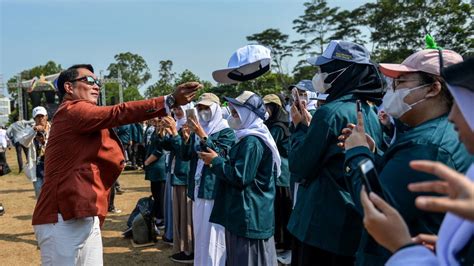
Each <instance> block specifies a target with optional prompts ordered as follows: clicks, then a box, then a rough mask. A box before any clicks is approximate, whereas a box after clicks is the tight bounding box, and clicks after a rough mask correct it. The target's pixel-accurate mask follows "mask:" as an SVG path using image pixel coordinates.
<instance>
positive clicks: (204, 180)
mask: <svg viewBox="0 0 474 266" xmlns="http://www.w3.org/2000/svg"><path fill="white" fill-rule="evenodd" d="M234 143H235V133H234V131H233V130H232V129H230V128H225V129H223V130H221V131H219V132H216V133H214V134H212V135H210V136H208V138H207V141H206V142H205V143H200V144H199V149H200V150H206V147H209V148H211V149H212V150H214V151H215V152H217V153H218V154H219V155H221V156H227V154H228V152H229V150H230V148H231V147H232V145H234ZM196 146H197V144H196V138H195V134H191V136H190V137H189V141H188V143H187V144H184V143H183V144H182V145H181V153H180V155H181V158H182V159H183V160H188V161H190V164H189V170H190V171H189V174H188V196H189V198H190V199H192V200H194V196H195V195H194V187H195V180H194V176H195V174H196V167H197V162H198V159H199V158H198V156H197V153H196ZM218 183H219V181H218V180H217V179H216V175H215V174H214V173H212V172H211V170H210V169H209V166H207V165H204V167H203V168H202V175H201V180H200V183H199V191H198V195H197V197H198V198H200V199H215V196H216V188H217V187H218V186H219V184H218Z"/></svg>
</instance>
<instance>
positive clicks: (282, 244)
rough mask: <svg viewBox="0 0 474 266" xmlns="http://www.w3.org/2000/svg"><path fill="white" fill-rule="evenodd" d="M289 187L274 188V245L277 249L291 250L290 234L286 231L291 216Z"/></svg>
mask: <svg viewBox="0 0 474 266" xmlns="http://www.w3.org/2000/svg"><path fill="white" fill-rule="evenodd" d="M291 207H292V206H291V196H290V188H289V187H279V186H277V187H276V193H275V243H276V248H277V249H283V250H290V249H291V242H292V241H291V238H292V236H291V234H290V232H288V229H286V226H287V225H288V221H289V220H290V215H291Z"/></svg>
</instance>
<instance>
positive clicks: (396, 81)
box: [392, 78, 421, 89]
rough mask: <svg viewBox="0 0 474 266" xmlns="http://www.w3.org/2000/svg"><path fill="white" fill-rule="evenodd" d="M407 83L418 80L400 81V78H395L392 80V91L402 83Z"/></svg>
mask: <svg viewBox="0 0 474 266" xmlns="http://www.w3.org/2000/svg"><path fill="white" fill-rule="evenodd" d="M408 81H420V82H421V80H419V79H402V78H396V79H393V80H392V89H395V88H396V87H398V85H400V83H403V82H408Z"/></svg>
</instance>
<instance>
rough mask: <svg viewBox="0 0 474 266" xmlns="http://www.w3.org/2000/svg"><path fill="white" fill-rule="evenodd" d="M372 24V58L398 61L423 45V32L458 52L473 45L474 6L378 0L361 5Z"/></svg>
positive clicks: (456, 0) (453, 0)
mask: <svg viewBox="0 0 474 266" xmlns="http://www.w3.org/2000/svg"><path fill="white" fill-rule="evenodd" d="M360 9H361V10H363V11H362V13H363V14H365V18H364V21H365V24H366V25H367V26H368V27H370V28H371V36H370V39H371V41H372V42H373V43H374V45H375V49H374V53H373V55H374V58H375V59H376V60H378V61H380V62H401V61H402V60H403V59H404V58H406V57H407V56H409V55H410V54H411V53H413V52H414V51H416V50H418V49H422V48H424V46H425V44H424V36H425V35H426V34H431V35H432V36H434V38H435V39H436V41H437V43H438V44H439V45H440V46H441V47H443V48H445V49H452V50H454V51H456V52H458V53H461V54H463V53H466V52H467V51H468V50H469V49H472V48H473V47H474V39H473V38H472V36H473V34H474V26H473V23H472V15H473V7H472V5H471V4H469V3H467V2H465V1H461V0H441V1H439V0H426V1H421V0H417V1H404V0H397V1H392V0H380V1H377V2H376V3H367V4H365V5H363V6H361V7H360Z"/></svg>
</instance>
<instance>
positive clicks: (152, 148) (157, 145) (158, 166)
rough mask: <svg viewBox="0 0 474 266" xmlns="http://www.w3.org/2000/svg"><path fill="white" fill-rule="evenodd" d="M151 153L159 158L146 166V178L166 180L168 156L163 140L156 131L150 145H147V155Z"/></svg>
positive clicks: (154, 180)
mask: <svg viewBox="0 0 474 266" xmlns="http://www.w3.org/2000/svg"><path fill="white" fill-rule="evenodd" d="M151 154H153V155H155V156H156V157H157V158H158V160H156V161H154V162H152V163H151V164H149V165H148V166H147V167H145V180H150V181H152V182H158V181H166V156H165V153H164V151H163V145H162V140H161V139H160V138H159V137H158V136H157V135H156V134H155V133H153V135H152V136H151V139H150V145H148V146H147V153H146V157H147V158H148V156H150V155H151Z"/></svg>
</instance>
